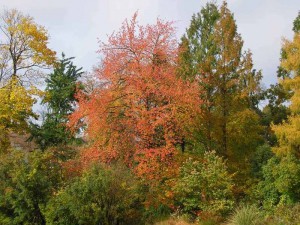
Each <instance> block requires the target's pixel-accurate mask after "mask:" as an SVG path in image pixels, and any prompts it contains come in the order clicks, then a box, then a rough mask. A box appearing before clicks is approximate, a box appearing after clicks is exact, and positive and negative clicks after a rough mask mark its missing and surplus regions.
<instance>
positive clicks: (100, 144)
mask: <svg viewBox="0 0 300 225" xmlns="http://www.w3.org/2000/svg"><path fill="white" fill-rule="evenodd" d="M136 18H137V14H135V15H134V16H133V18H132V20H131V21H127V20H125V22H124V23H123V25H122V27H121V29H120V30H119V32H116V33H113V34H112V35H111V36H110V37H109V39H108V43H101V44H100V50H99V53H100V54H101V55H102V56H103V61H102V63H101V65H100V66H99V67H98V69H96V71H95V73H96V74H97V77H98V78H99V80H100V81H101V85H100V87H98V88H96V89H95V90H93V92H92V93H89V94H85V93H79V94H78V98H79V107H78V109H77V110H76V112H75V113H74V114H73V115H72V116H71V118H70V121H71V122H70V125H71V126H73V127H74V126H79V125H82V122H83V123H84V124H86V130H85V135H86V136H87V139H88V140H89V143H90V147H89V148H86V149H85V150H84V151H83V153H82V159H83V161H84V162H90V161H92V160H101V161H102V162H106V163H107V162H111V161H113V160H122V161H123V162H125V163H126V164H127V165H128V166H130V167H132V168H133V169H134V170H135V172H136V173H137V174H138V175H139V176H142V177H145V178H147V179H149V180H153V179H154V180H160V179H162V178H163V177H166V176H167V174H169V175H170V174H171V173H172V172H174V169H175V168H176V167H175V166H174V162H175V161H174V157H175V155H176V154H177V153H178V152H180V151H179V149H180V148H179V146H180V144H181V143H182V141H183V140H184V137H185V136H186V135H188V132H187V131H188V129H187V128H188V127H189V126H190V124H191V123H192V121H193V119H194V118H195V117H196V116H197V114H198V113H199V110H198V109H199V108H200V107H199V104H200V99H199V93H198V92H197V90H198V88H197V87H196V86H195V84H193V83H189V82H187V81H183V80H181V79H179V78H178V77H176V67H177V55H178V44H177V40H176V38H175V35H174V33H175V30H174V27H173V23H172V22H164V21H161V20H159V19H158V20H157V22H156V24H154V25H147V26H141V25H139V24H138V22H137V19H136ZM78 121H81V123H79V122H78Z"/></svg>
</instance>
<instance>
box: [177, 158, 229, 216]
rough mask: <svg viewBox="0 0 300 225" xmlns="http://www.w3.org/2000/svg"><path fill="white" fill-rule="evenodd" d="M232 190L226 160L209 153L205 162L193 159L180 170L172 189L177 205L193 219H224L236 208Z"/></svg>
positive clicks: (204, 159)
mask: <svg viewBox="0 0 300 225" xmlns="http://www.w3.org/2000/svg"><path fill="white" fill-rule="evenodd" d="M232 187H233V183H232V179H231V175H230V174H229V173H228V172H227V167H226V165H225V162H224V161H223V159H222V158H221V157H219V156H217V155H216V153H215V152H206V153H204V156H203V159H202V160H193V159H191V158H190V159H188V160H187V161H186V162H185V163H184V164H183V166H182V167H181V168H180V176H179V178H178V180H177V181H176V184H175V186H174V188H173V191H174V198H175V205H176V206H177V207H178V208H179V210H180V211H182V212H183V213H186V214H189V215H191V216H192V217H194V218H196V217H198V216H200V217H204V218H205V217H207V216H208V217H213V216H214V215H218V216H224V215H226V214H227V213H228V212H230V211H231V210H232V209H233V205H234V200H233V195H232Z"/></svg>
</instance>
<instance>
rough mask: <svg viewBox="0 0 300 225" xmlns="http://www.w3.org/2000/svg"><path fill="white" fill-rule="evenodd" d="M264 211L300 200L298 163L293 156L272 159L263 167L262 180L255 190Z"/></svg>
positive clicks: (299, 168) (299, 170)
mask: <svg viewBox="0 0 300 225" xmlns="http://www.w3.org/2000/svg"><path fill="white" fill-rule="evenodd" d="M256 193H257V196H259V197H260V200H261V202H262V204H263V206H264V208H265V209H266V210H272V208H273V207H275V206H277V205H289V204H294V203H296V202H298V201H299V200H300V161H299V159H297V158H296V157H295V156H293V155H287V156H283V157H281V158H277V157H275V156H274V157H272V158H271V159H270V160H269V161H268V163H267V164H266V165H265V166H263V180H262V181H260V182H259V184H258V186H257V190H256Z"/></svg>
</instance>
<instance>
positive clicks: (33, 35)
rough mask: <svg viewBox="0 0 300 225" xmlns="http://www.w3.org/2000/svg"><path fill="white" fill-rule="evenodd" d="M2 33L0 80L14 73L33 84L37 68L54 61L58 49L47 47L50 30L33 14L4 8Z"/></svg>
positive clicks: (0, 25)
mask: <svg viewBox="0 0 300 225" xmlns="http://www.w3.org/2000/svg"><path fill="white" fill-rule="evenodd" d="M0 33H1V35H0V83H2V84H3V83H5V82H7V81H8V80H9V79H10V78H11V77H12V76H16V77H17V78H18V80H19V81H20V82H21V81H22V82H24V81H30V82H31V83H32V82H33V81H34V79H33V77H34V75H38V73H39V70H38V69H43V68H48V67H49V66H51V65H53V63H54V62H55V52H54V51H52V50H51V49H49V48H48V46H47V45H48V34H47V31H46V30H45V28H44V27H42V26H40V25H38V24H36V23H35V22H34V20H33V18H32V17H30V16H25V15H23V14H22V13H21V12H19V11H18V10H16V9H13V10H5V11H4V12H3V13H2V14H1V18H0Z"/></svg>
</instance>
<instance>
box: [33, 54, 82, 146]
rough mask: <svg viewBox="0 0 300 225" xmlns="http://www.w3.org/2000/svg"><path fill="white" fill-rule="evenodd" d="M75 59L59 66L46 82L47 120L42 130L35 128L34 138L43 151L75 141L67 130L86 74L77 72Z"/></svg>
mask: <svg viewBox="0 0 300 225" xmlns="http://www.w3.org/2000/svg"><path fill="white" fill-rule="evenodd" d="M72 59H73V58H65V55H64V54H62V59H61V60H60V61H59V62H58V63H57V65H56V67H55V69H54V71H53V73H51V74H50V75H49V78H47V79H46V90H45V97H44V99H43V100H42V104H45V105H46V106H47V112H46V114H45V120H44V121H43V124H42V125H41V126H38V125H35V124H32V126H31V133H32V138H33V139H34V140H35V141H36V142H37V143H38V144H39V146H40V147H41V149H43V150H45V149H46V148H48V147H53V146H58V145H63V146H65V145H66V144H68V143H71V142H72V141H75V140H76V138H75V137H74V134H73V133H71V131H70V130H69V129H67V127H66V125H67V123H68V120H69V119H68V116H69V115H70V114H71V113H72V112H73V111H74V109H75V103H76V96H75V94H76V92H77V89H78V88H80V87H79V86H80V85H79V82H78V79H79V77H80V76H81V74H82V73H83V72H81V69H82V68H79V69H77V67H76V66H75V65H73V62H72V61H71V60H72Z"/></svg>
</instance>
